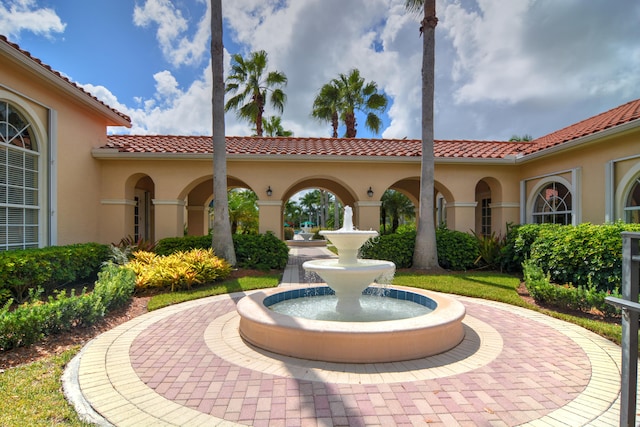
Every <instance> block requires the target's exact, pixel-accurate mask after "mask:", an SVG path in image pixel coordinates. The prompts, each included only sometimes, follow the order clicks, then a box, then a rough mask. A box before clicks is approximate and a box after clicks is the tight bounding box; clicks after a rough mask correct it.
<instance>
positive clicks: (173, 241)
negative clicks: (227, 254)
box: [154, 233, 289, 270]
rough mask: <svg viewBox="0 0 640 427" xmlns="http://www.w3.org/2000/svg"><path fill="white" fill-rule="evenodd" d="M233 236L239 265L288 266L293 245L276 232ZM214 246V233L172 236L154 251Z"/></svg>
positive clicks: (163, 252)
mask: <svg viewBox="0 0 640 427" xmlns="http://www.w3.org/2000/svg"><path fill="white" fill-rule="evenodd" d="M232 238H233V246H234V248H235V251H236V262H237V266H238V267H241V268H255V269H259V270H270V269H275V270H282V269H283V268H285V266H286V265H287V259H288V258H289V248H288V247H287V244H286V243H285V242H283V241H282V240H280V239H278V238H277V237H276V236H275V235H274V234H273V233H266V234H234V235H233V236H232ZM210 247H211V235H206V236H186V237H169V238H166V239H162V240H160V241H159V242H158V244H157V245H156V247H155V250H154V252H155V253H156V254H158V255H170V254H172V253H175V252H179V251H182V252H188V251H189V250H191V249H208V248H210Z"/></svg>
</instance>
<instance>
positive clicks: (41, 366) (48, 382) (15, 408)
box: [0, 347, 90, 426]
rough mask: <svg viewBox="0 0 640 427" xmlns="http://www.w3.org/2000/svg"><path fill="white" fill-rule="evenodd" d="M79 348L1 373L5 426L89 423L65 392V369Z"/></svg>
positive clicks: (1, 412)
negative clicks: (82, 418)
mask: <svg viewBox="0 0 640 427" xmlns="http://www.w3.org/2000/svg"><path fill="white" fill-rule="evenodd" d="M79 349H80V348H79V347H77V348H75V349H72V350H68V351H66V352H64V353H62V354H61V355H59V356H52V357H47V358H45V359H42V360H40V361H38V362H34V363H29V364H27V365H22V366H20V367H17V368H12V369H7V370H6V371H5V372H4V373H2V374H0V396H2V399H0V425H1V426H89V425H90V424H86V423H83V422H82V421H80V419H79V418H78V415H77V414H76V412H75V410H74V409H73V408H72V407H71V406H70V405H69V404H68V403H67V401H66V400H65V398H64V396H63V394H62V391H61V390H62V381H61V377H62V372H63V371H64V367H65V365H66V364H67V363H68V362H69V361H70V360H71V359H72V358H73V356H74V355H75V354H76V353H77V352H78V351H79Z"/></svg>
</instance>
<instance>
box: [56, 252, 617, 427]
mask: <svg viewBox="0 0 640 427" xmlns="http://www.w3.org/2000/svg"><path fill="white" fill-rule="evenodd" d="M320 256H322V257H326V256H330V253H329V252H328V251H326V249H324V248H303V247H297V248H292V249H291V253H290V258H289V265H288V266H287V269H286V271H285V274H284V282H286V283H283V285H287V286H288V285H291V284H292V283H293V284H297V283H303V282H304V279H303V273H302V272H301V269H300V268H299V266H300V264H301V263H302V262H303V261H304V260H306V259H310V258H314V257H320ZM242 296H243V295H242V294H232V295H224V296H217V297H211V298H206V299H202V300H197V301H192V302H187V303H183V304H179V305H176V306H171V307H167V308H165V309H162V310H157V311H154V312H151V313H148V314H146V315H144V316H140V317H138V318H135V319H133V320H131V321H129V322H127V323H126V324H123V325H120V326H119V327H117V328H114V329H113V330H111V331H109V332H106V333H104V334H102V335H101V336H99V337H97V338H96V339H94V340H93V341H91V342H90V343H88V344H87V345H86V346H85V348H84V349H83V350H82V351H81V353H79V355H78V356H77V357H76V358H75V359H74V360H73V361H72V363H71V364H70V366H69V368H68V369H67V371H66V372H65V379H64V388H65V393H66V394H67V395H68V396H69V397H70V399H71V400H72V401H73V402H74V404H75V405H76V409H77V410H78V412H79V413H81V415H83V416H85V417H87V419H91V420H93V422H96V423H98V424H100V425H117V426H160V425H167V426H214V425H224V426H231V425H253V426H270V427H271V426H338V425H342V426H347V425H349V426H393V425H397V426H447V427H449V426H456V425H461V426H515V425H527V426H582V425H589V426H614V425H617V424H618V413H619V403H618V398H619V390H620V358H621V356H620V348H619V347H618V346H616V345H614V344H612V343H611V342H609V341H607V340H605V339H603V338H601V337H599V336H597V335H596V334H593V333H591V332H589V331H587V330H585V329H582V328H580V327H578V326H575V325H573V324H569V323H565V322H562V321H559V320H556V319H552V318H550V317H546V316H544V315H541V314H539V313H536V312H532V311H529V310H525V309H522V308H518V307H513V306H508V305H505V304H501V303H496V302H490V301H484V300H478V299H472V298H464V297H456V298H459V299H460V301H462V302H463V304H464V305H465V306H466V308H467V316H466V318H465V327H466V331H467V333H466V337H465V339H464V341H463V342H462V344H460V345H459V346H458V347H456V348H455V349H453V350H451V351H448V352H446V353H444V354H441V355H438V356H434V357H429V358H425V359H421V360H415V361H409V362H398V363H381V364H366V365H357V364H353V365H351V364H335V363H322V362H313V361H306V360H300V359H294V358H289V357H284V356H279V355H274V354H270V353H268V352H265V351H261V350H256V349H254V348H251V347H249V346H247V345H246V344H245V343H244V342H243V341H242V340H241V339H240V338H239V337H238V334H237V328H238V323H239V319H238V316H237V315H236V312H235V304H236V302H237V301H238V300H239V299H240V298H242ZM96 411H97V413H96ZM98 414H99V415H98Z"/></svg>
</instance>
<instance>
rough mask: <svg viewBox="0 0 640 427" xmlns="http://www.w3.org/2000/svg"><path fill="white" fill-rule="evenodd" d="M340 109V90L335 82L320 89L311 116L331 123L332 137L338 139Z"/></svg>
mask: <svg viewBox="0 0 640 427" xmlns="http://www.w3.org/2000/svg"><path fill="white" fill-rule="evenodd" d="M339 108H340V89H339V88H338V86H337V84H336V82H335V80H333V81H331V82H330V83H327V84H325V85H324V86H322V87H321V88H320V92H319V93H318V95H317V96H316V99H315V100H314V101H313V110H312V111H311V116H312V117H314V118H316V119H318V120H320V121H324V122H331V129H332V132H331V137H332V138H337V137H338V126H339V124H340V123H339V116H338V109H339Z"/></svg>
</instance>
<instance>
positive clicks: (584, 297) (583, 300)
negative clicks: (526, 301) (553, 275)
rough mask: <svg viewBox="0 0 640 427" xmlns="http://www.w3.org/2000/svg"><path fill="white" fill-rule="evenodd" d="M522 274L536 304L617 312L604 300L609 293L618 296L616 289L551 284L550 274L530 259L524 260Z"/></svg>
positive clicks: (614, 313)
mask: <svg viewBox="0 0 640 427" xmlns="http://www.w3.org/2000/svg"><path fill="white" fill-rule="evenodd" d="M523 274H524V281H525V285H526V287H527V291H529V294H530V295H531V296H532V297H533V299H534V300H535V301H536V302H537V303H538V304H542V305H548V306H552V307H556V308H562V309H570V310H577V311H582V312H585V313H590V312H592V311H593V309H596V310H598V311H599V312H600V313H602V314H603V315H605V316H609V317H611V316H614V315H617V314H619V310H618V309H616V308H615V307H614V306H612V305H610V304H607V303H606V301H605V298H606V297H607V296H610V295H611V296H614V297H618V298H619V297H620V296H621V295H620V293H619V292H618V290H617V289H614V290H613V291H604V290H598V289H597V288H596V287H595V286H593V285H592V284H587V285H579V286H573V285H571V284H565V285H556V284H553V283H551V279H550V275H549V274H548V273H546V274H545V272H544V271H543V270H542V268H540V267H539V266H538V265H537V264H536V263H535V262H534V261H532V260H527V261H525V262H524V265H523Z"/></svg>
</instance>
